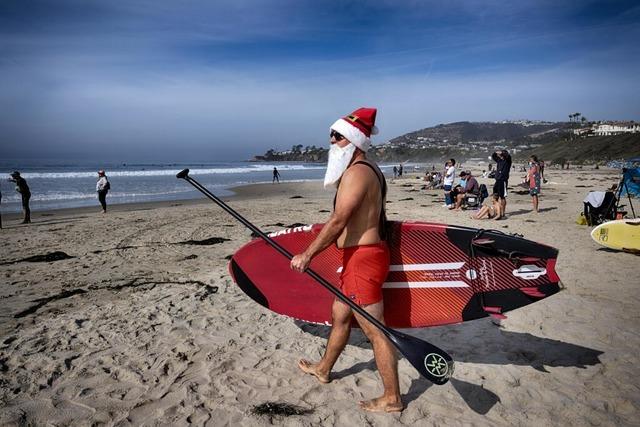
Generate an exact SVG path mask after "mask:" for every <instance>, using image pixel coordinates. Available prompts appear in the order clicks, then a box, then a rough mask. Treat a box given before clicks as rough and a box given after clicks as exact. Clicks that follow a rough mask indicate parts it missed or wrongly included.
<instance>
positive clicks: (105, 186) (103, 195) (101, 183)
mask: <svg viewBox="0 0 640 427" xmlns="http://www.w3.org/2000/svg"><path fill="white" fill-rule="evenodd" d="M110 188H111V184H110V183H109V180H108V179H107V175H106V174H105V173H104V171H103V170H99V171H98V182H96V191H97V192H98V200H99V201H100V205H101V206H102V213H107V193H108V192H109V189H110Z"/></svg>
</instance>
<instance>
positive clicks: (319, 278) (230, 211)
mask: <svg viewBox="0 0 640 427" xmlns="http://www.w3.org/2000/svg"><path fill="white" fill-rule="evenodd" d="M176 177H177V178H182V179H184V180H186V181H187V182H188V183H189V184H191V185H193V186H194V187H195V188H196V189H197V190H198V191H200V192H201V193H202V194H204V195H205V196H207V197H208V198H209V199H211V200H212V201H213V202H214V203H215V204H217V205H218V206H220V207H221V208H222V209H224V210H225V211H226V212H227V213H228V214H230V215H231V216H233V217H234V218H235V219H237V220H238V221H240V222H241V223H242V224H243V225H244V226H246V227H247V228H249V229H250V230H251V231H253V232H254V233H255V234H257V235H258V236H260V238H261V239H263V240H264V241H265V242H266V243H267V244H268V245H269V246H271V247H272V248H274V249H275V250H277V251H278V252H280V253H281V254H282V255H283V256H285V257H286V258H288V259H289V260H291V259H293V255H292V254H291V252H289V251H288V250H286V249H285V248H283V247H282V246H280V244H279V243H278V242H276V241H275V240H273V239H272V238H271V237H269V236H267V235H266V234H265V233H263V232H262V231H261V230H260V229H259V228H258V227H256V226H255V225H253V224H252V223H251V222H249V221H248V220H247V219H245V218H244V217H243V216H242V215H240V214H239V213H238V212H236V211H235V210H234V209H232V208H231V207H230V206H228V205H227V204H226V203H225V202H223V201H222V200H220V199H219V198H218V197H217V196H216V195H215V194H213V193H212V192H210V191H209V190H207V189H206V188H205V187H204V186H203V185H202V184H200V183H199V182H198V181H196V180H195V179H193V178H191V177H190V176H189V169H184V170H183V171H181V172H180V173H178V174H177V175H176ZM304 272H305V273H307V274H308V275H309V276H311V277H312V278H313V279H314V280H316V281H317V282H318V283H319V284H321V285H322V286H323V287H324V288H325V289H327V290H328V291H329V292H331V293H332V294H333V295H335V297H336V298H338V299H339V300H341V301H342V302H344V303H345V304H347V305H348V306H349V307H351V309H353V311H355V312H356V313H358V314H359V315H361V316H362V317H364V318H365V319H367V320H368V321H369V322H371V323H373V324H374V325H375V326H377V327H378V328H379V329H380V330H381V331H382V332H383V333H384V334H385V335H386V336H387V338H390V337H391V336H392V334H391V333H390V331H389V330H388V329H387V327H386V326H385V325H384V324H383V323H382V322H380V321H379V320H378V319H376V318H375V317H373V316H372V315H370V314H369V313H367V312H366V311H365V310H363V309H362V307H360V306H359V305H357V304H356V303H354V302H353V301H351V300H350V299H349V298H348V297H346V296H345V295H344V294H343V293H342V292H340V291H338V290H337V289H336V288H335V287H334V286H333V285H331V284H330V283H329V282H327V281H326V280H325V279H324V278H323V277H322V276H320V275H319V274H318V273H316V272H315V271H313V270H312V269H310V268H307V269H306V270H305V271H304Z"/></svg>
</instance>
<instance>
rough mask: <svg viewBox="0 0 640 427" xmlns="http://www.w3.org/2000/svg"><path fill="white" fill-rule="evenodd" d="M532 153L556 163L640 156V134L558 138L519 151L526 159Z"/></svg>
mask: <svg viewBox="0 0 640 427" xmlns="http://www.w3.org/2000/svg"><path fill="white" fill-rule="evenodd" d="M531 154H535V155H537V156H538V157H539V158H541V159H545V160H547V159H548V160H550V161H552V162H556V163H562V162H563V161H571V162H573V163H585V162H588V163H598V162H606V161H609V160H620V159H628V158H632V157H639V156H640V134H638V133H635V134H627V135H614V136H592V137H586V138H576V139H574V140H564V139H563V140H557V141H554V142H551V143H549V144H545V145H542V146H540V147H536V148H531V149H529V150H526V151H522V152H520V153H517V155H516V158H520V159H526V158H528V157H529V156H530V155H531Z"/></svg>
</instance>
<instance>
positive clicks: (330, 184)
mask: <svg viewBox="0 0 640 427" xmlns="http://www.w3.org/2000/svg"><path fill="white" fill-rule="evenodd" d="M355 151H356V146H355V145H353V144H349V145H347V146H346V147H344V148H342V147H340V146H339V145H338V144H332V145H331V148H329V161H328V163H327V172H326V173H325V175H324V188H325V189H326V190H328V189H330V188H337V187H338V182H339V181H340V178H342V174H343V173H344V171H345V170H347V167H348V166H349V163H350V162H351V159H352V158H353V153H354V152H355Z"/></svg>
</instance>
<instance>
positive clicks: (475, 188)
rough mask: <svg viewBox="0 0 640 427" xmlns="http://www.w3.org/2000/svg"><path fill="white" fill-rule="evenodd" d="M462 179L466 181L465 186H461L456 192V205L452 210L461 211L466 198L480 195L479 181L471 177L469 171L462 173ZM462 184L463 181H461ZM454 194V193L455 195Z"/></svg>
mask: <svg viewBox="0 0 640 427" xmlns="http://www.w3.org/2000/svg"><path fill="white" fill-rule="evenodd" d="M460 179H461V180H464V185H460V187H459V188H457V190H456V191H455V198H454V201H455V205H454V206H453V207H452V208H451V209H455V210H460V208H461V207H462V202H463V201H464V199H465V197H467V195H469V194H476V195H478V194H480V184H478V180H477V179H475V177H473V175H471V172H469V171H462V172H460ZM461 182H462V181H461ZM453 193H454V192H452V194H453Z"/></svg>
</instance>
